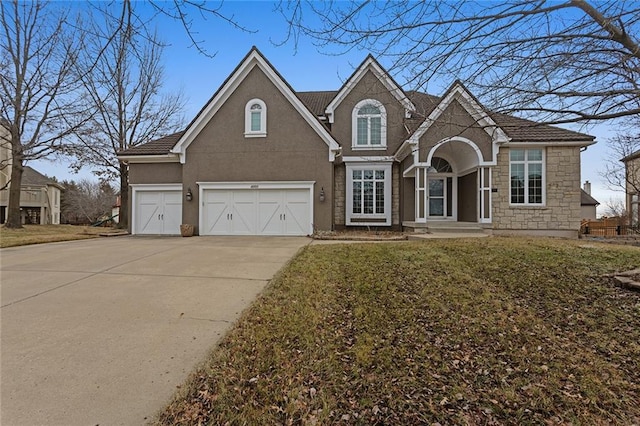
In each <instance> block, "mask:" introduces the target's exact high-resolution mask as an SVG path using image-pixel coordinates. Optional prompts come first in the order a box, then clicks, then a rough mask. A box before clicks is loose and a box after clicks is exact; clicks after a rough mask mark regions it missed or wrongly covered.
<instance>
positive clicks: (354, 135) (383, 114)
mask: <svg viewBox="0 0 640 426" xmlns="http://www.w3.org/2000/svg"><path fill="white" fill-rule="evenodd" d="M369 104H373V105H375V106H376V107H377V108H379V109H380V145H371V144H368V145H358V111H360V108H362V107H363V106H365V105H369ZM369 123H370V121H369ZM369 135H371V129H369ZM351 149H352V150H354V151H358V150H360V151H372V150H385V149H387V110H386V109H385V108H384V105H382V102H380V101H377V100H375V99H364V100H362V101H360V102H358V103H357V104H356V106H355V107H353V111H352V112H351Z"/></svg>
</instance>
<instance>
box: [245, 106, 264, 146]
mask: <svg viewBox="0 0 640 426" xmlns="http://www.w3.org/2000/svg"><path fill="white" fill-rule="evenodd" d="M244 136H245V137H247V138H259V137H265V136H267V105H266V104H265V103H264V102H263V101H262V100H261V99H251V100H250V101H249V102H247V105H246V106H245V110H244Z"/></svg>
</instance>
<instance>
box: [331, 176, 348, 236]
mask: <svg viewBox="0 0 640 426" xmlns="http://www.w3.org/2000/svg"><path fill="white" fill-rule="evenodd" d="M345 171H346V169H345V166H344V164H338V165H336V166H335V167H334V169H333V193H334V196H335V199H334V208H333V223H334V225H337V226H344V223H345V202H346V196H347V191H346V188H345V186H346V176H345Z"/></svg>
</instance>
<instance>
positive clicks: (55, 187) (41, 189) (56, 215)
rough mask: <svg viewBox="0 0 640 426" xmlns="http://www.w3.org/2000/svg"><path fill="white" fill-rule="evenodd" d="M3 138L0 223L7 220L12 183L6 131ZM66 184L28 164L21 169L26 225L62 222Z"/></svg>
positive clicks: (22, 212)
mask: <svg viewBox="0 0 640 426" xmlns="http://www.w3.org/2000/svg"><path fill="white" fill-rule="evenodd" d="M0 132H4V133H3V134H2V135H0V136H2V137H1V138H0V188H3V189H1V190H0V223H5V222H6V220H7V207H8V205H9V188H10V186H11V163H12V159H11V147H10V145H9V143H8V142H7V139H6V136H7V135H8V132H7V130H6V129H5V128H4V127H3V126H0ZM61 189H63V187H62V186H61V185H60V184H58V183H57V182H54V181H52V180H51V179H49V178H48V177H46V176H44V175H42V174H40V173H38V172H37V171H36V170H34V169H32V168H31V167H28V166H25V167H24V171H23V172H22V185H21V189H20V215H21V217H22V223H23V224H41V225H44V224H59V223H60V190H61Z"/></svg>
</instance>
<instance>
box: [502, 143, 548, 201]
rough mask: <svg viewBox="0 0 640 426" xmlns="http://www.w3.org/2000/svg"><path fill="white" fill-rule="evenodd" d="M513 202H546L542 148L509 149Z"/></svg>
mask: <svg viewBox="0 0 640 426" xmlns="http://www.w3.org/2000/svg"><path fill="white" fill-rule="evenodd" d="M509 170H510V176H511V204H523V205H543V204H544V154H543V151H542V149H511V150H509Z"/></svg>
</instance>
